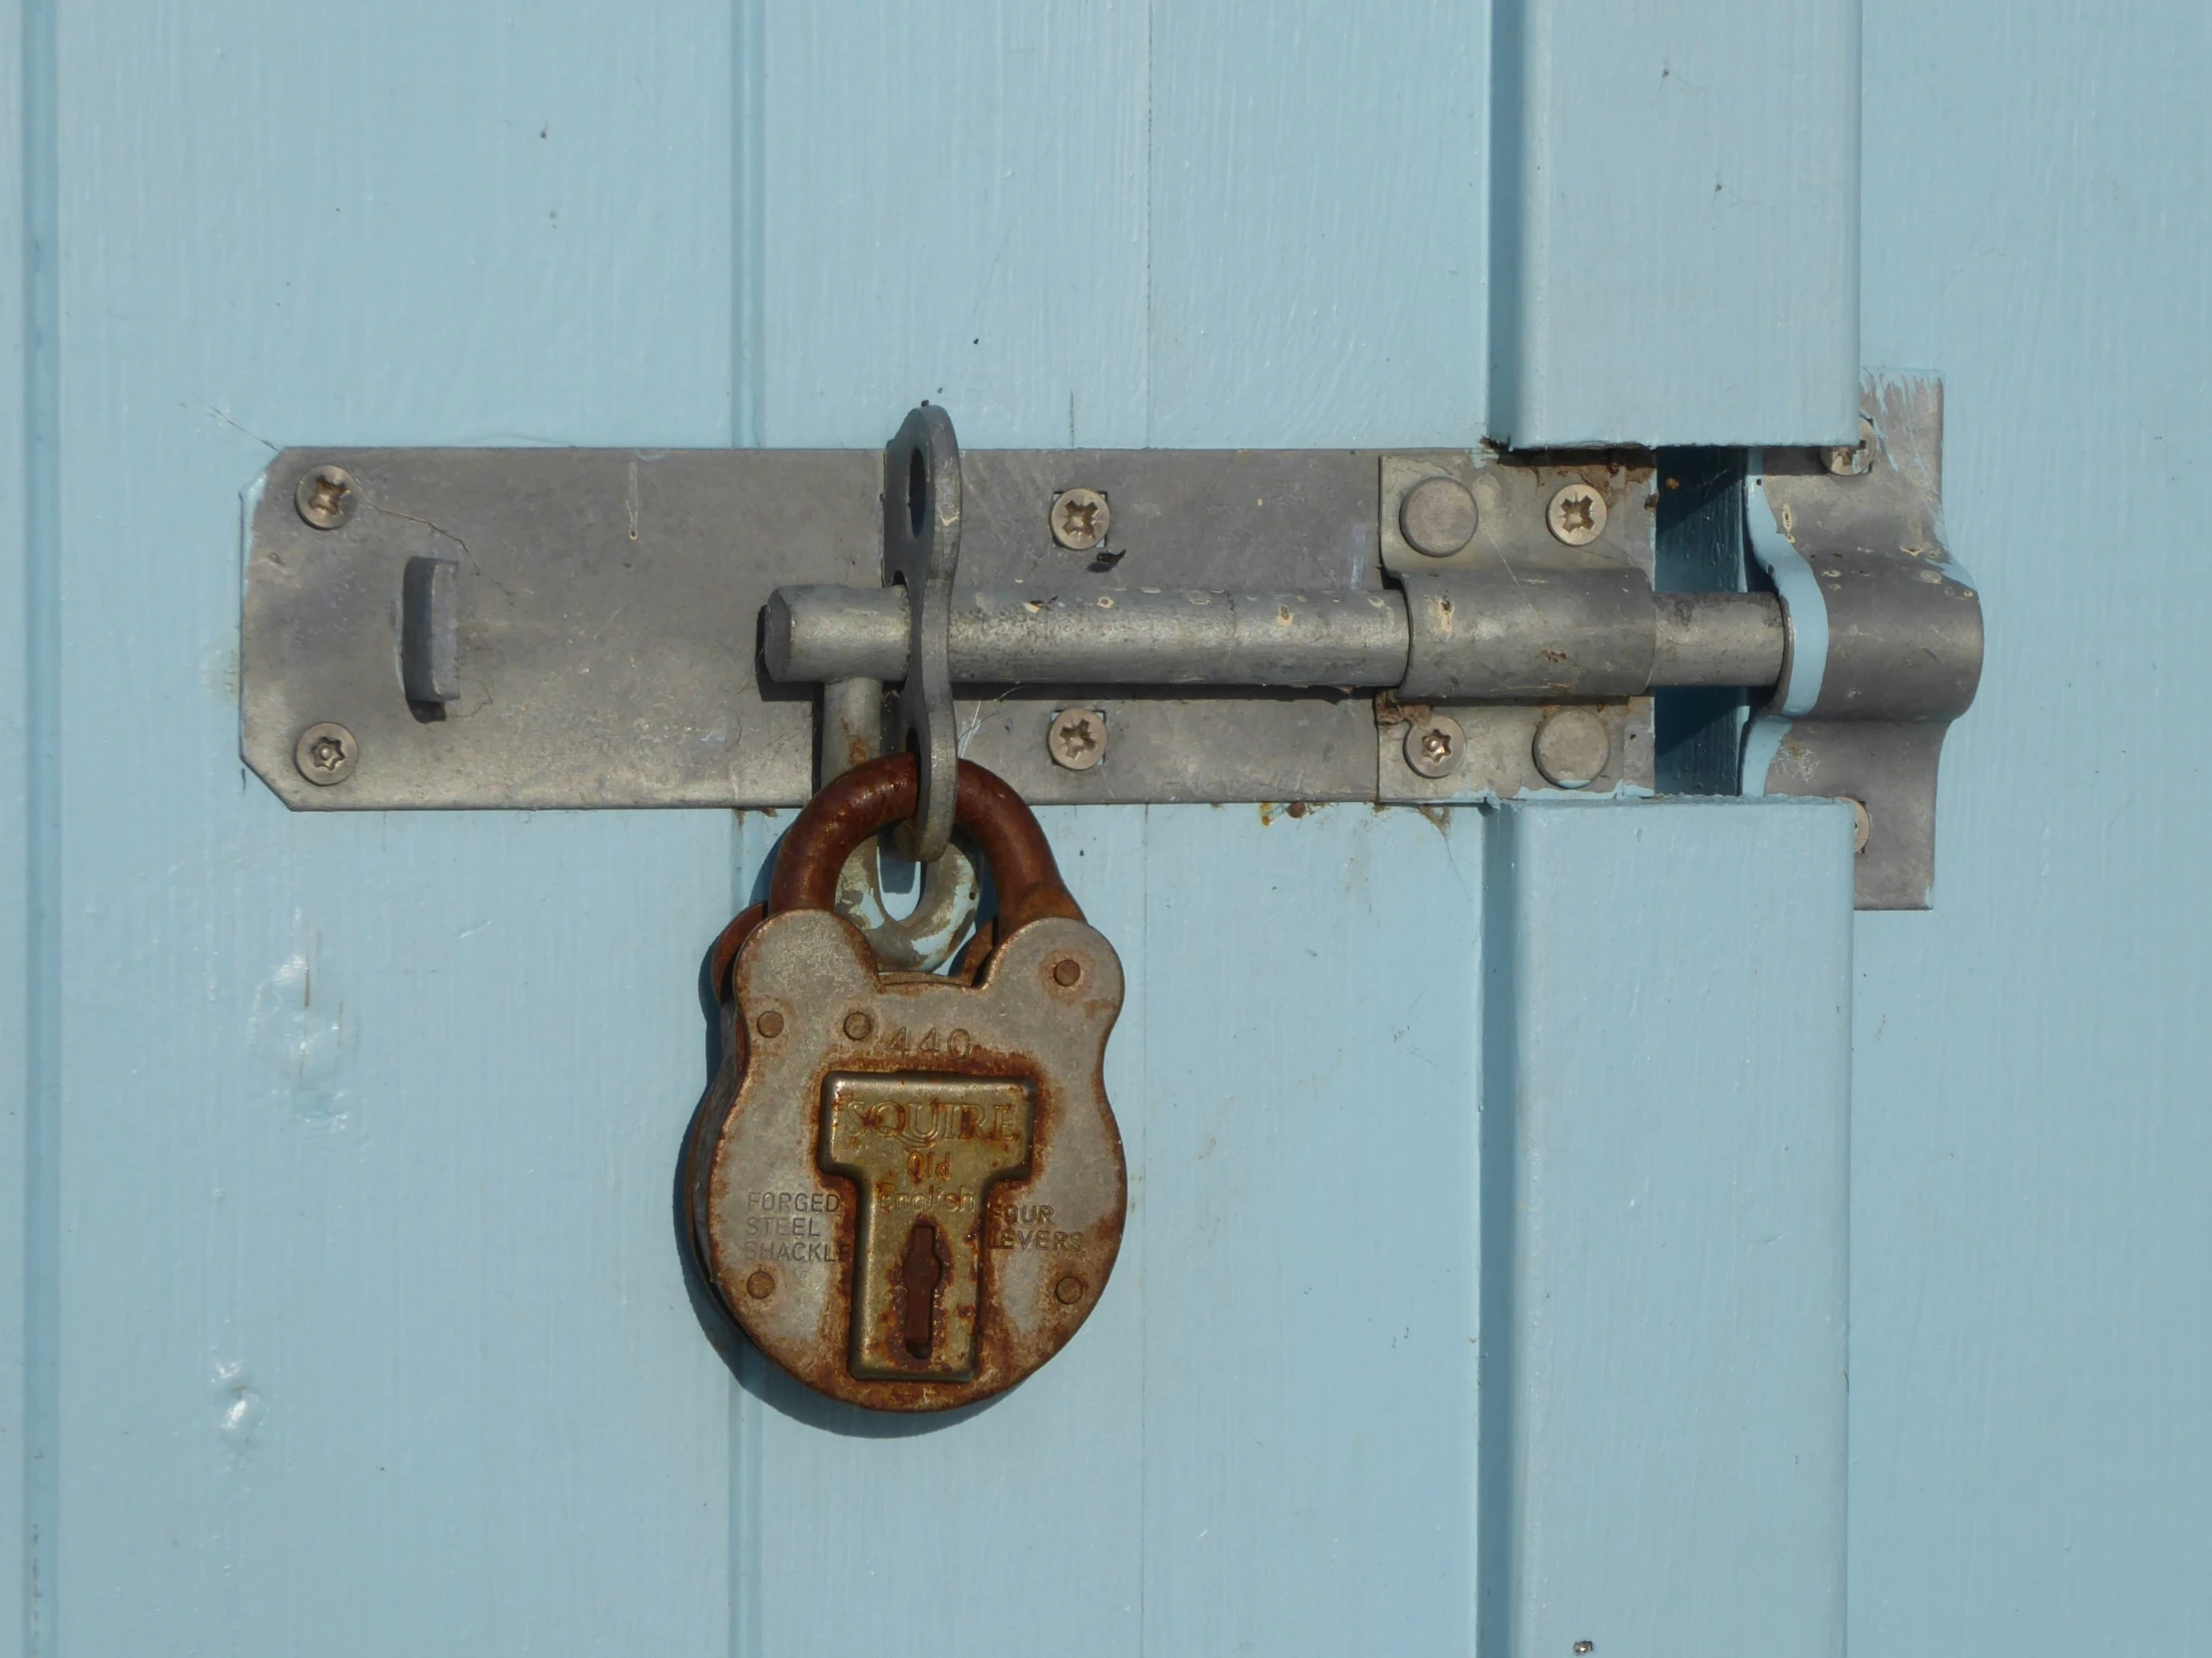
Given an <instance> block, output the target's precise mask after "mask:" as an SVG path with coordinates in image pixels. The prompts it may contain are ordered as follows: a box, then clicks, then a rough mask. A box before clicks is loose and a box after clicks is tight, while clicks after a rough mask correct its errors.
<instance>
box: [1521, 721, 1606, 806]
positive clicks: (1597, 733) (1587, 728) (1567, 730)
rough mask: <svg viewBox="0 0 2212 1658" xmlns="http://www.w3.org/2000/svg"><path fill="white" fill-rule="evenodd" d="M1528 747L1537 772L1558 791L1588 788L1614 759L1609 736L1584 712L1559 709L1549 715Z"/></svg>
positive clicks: (1603, 728) (1600, 724) (1603, 727)
mask: <svg viewBox="0 0 2212 1658" xmlns="http://www.w3.org/2000/svg"><path fill="white" fill-rule="evenodd" d="M1529 747H1530V754H1531V757H1532V758H1534V759H1535V761H1536V762H1537V770H1539V771H1541V772H1543V773H1544V775H1545V778H1546V780H1547V781H1548V782H1549V783H1550V784H1551V785H1552V786H1553V787H1555V788H1561V789H1586V788H1588V787H1589V786H1590V784H1591V783H1593V782H1595V781H1596V780H1597V778H1598V776H1599V774H1600V773H1602V772H1603V771H1604V769H1605V766H1606V764H1607V762H1609V761H1610V760H1611V759H1612V756H1613V743H1612V734H1611V733H1610V732H1608V731H1607V730H1606V729H1605V722H1604V721H1603V720H1602V719H1600V718H1598V717H1597V715H1596V714H1594V713H1592V712H1591V711H1590V710H1589V709H1587V708H1561V709H1560V710H1559V711H1558V712H1557V713H1555V714H1551V715H1549V716H1548V717H1547V718H1546V719H1545V721H1544V722H1543V723H1542V724H1541V725H1539V726H1538V727H1537V735H1536V740H1535V741H1534V742H1533V743H1531V744H1530V745H1529Z"/></svg>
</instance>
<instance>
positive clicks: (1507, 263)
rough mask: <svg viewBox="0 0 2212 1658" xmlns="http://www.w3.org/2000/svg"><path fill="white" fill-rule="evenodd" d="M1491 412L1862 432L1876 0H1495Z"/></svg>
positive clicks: (1757, 432)
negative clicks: (1862, 27) (1865, 54)
mask: <svg viewBox="0 0 2212 1658" xmlns="http://www.w3.org/2000/svg"><path fill="white" fill-rule="evenodd" d="M1495 51H1496V55H1497V66H1498V68H1497V77H1496V83H1495V86H1496V97H1495V102H1494V106H1493V135H1492V152H1491V154H1492V160H1493V169H1494V171H1493V191H1494V200H1495V215H1494V229H1493V235H1494V254H1493V260H1492V282H1491V289H1490V294H1491V305H1492V310H1491V330H1490V332H1491V340H1492V345H1493V348H1492V351H1491V355H1490V362H1489V368H1490V374H1491V408H1490V419H1491V431H1492V433H1493V435H1495V436H1497V437H1499V438H1501V439H1510V440H1511V441H1512V442H1513V443H1514V444H1516V445H1518V446H1520V447H1523V448H1538V447H1548V446H1567V445H1583V444H1600V443H1627V442H1634V443H1644V444H1650V445H1654V446H1656V445H1659V444H1719V445H1756V444H1785V443H1838V442H1849V441H1855V439H1856V436H1857V433H1858V424H1859V287H1858V275H1859V246H1858V225H1859V0H1796V3H1794V4H1792V5H1790V6H1787V7H1784V8H1779V9H1778V8H1776V7H1774V6H1772V5H1768V4H1761V3H1760V0H1722V3H1715V0H1665V3H1663V4H1656V5H1650V4H1647V5H1635V6H1627V5H1622V4H1619V3H1618V0H1497V38H1496V46H1495Z"/></svg>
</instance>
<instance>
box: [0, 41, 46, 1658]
mask: <svg viewBox="0 0 2212 1658" xmlns="http://www.w3.org/2000/svg"><path fill="white" fill-rule="evenodd" d="M44 21H45V19H44V18H43V17H39V18H34V17H33V16H32V15H31V14H30V12H29V11H28V9H27V8H26V7H25V5H24V4H23V3H22V0H6V3H4V4H0V111H6V112H9V113H8V114H7V115H5V116H0V121H6V123H7V126H6V128H5V131H6V134H7V142H6V143H5V144H0V594H4V595H5V596H6V600H5V602H0V616H5V617H6V619H7V620H6V622H5V623H4V624H0V779H5V781H4V782H0V1194H4V1195H0V1217H5V1218H0V1560H5V1562H6V1564H5V1565H4V1566H0V1650H11V1651H19V1652H24V1653H29V1652H32V1651H35V1650H37V1647H36V1639H37V1632H36V1630H35V1629H34V1628H33V1626H32V1623H31V1602H30V1595H29V1591H30V1589H31V1586H32V1583H33V1561H32V1556H31V1551H30V1546H29V1545H30V1541H31V1537H32V1531H33V1526H32V1518H31V1512H30V1506H31V1504H30V1499H31V1493H32V1490H33V1488H34V1487H33V1485H32V1482H31V1478H30V1475H31V1473H32V1457H33V1455H34V1449H33V1441H32V1435H31V1432H30V1430H31V1426H32V1425H31V1420H30V1413H29V1409H28V1407H29V1405H30V1404H31V1402H32V1399H33V1398H34V1397H35V1395H36V1393H37V1392H38V1391H39V1390H38V1389H36V1388H34V1386H33V1383H32V1370H31V1366H32V1364H33V1363H34V1361H35V1360H37V1359H40V1358H43V1356H44V1355H43V1353H42V1352H41V1351H39V1348H42V1347H43V1346H44V1344H43V1343H40V1344H36V1346H35V1345H34V1343H33V1340H32V1337H33V1326H32V1309H33V1305H34V1303H33V1301H32V1298H31V1296H30V1293H29V1291H30V1288H31V1281H30V1277H29V1263H30V1259H31V1255H32V1240H33V1237H34V1234H35V1233H36V1232H37V1231H38V1230H41V1229H43V1226H44V1222H45V1220H46V1218H47V1215H48V1213H49V1210H48V1208H47V1206H46V1205H44V1204H43V1203H38V1204H35V1202H34V1200H35V1199H37V1198H39V1197H40V1196H42V1195H43V1194H41V1193H39V1192H38V1191H37V1190H36V1189H35V1187H34V1182H33V1180H32V1170H33V1168H34V1166H35V1165H34V1162H33V1160H32V1155H31V1140H32V1129H33V1109H34V1101H35V1100H37V1099H38V1097H39V1095H40V1094H41V1092H42V1090H41V1088H40V1085H39V1084H40V1072H41V1068H42V1067H41V1064H40V1060H41V1059H43V1057H44V1051H43V1048H42V1049H40V1050H39V1051H38V1052H37V1053H36V1054H34V1048H33V1044H32V1039H31V1038H32V1032H33V1029H34V1024H35V1023H46V1021H45V1020H44V1015H45V1012H46V1009H45V1007H44V1006H43V1002H44V997H43V995H41V998H40V1001H41V1004H42V1005H41V1006H40V1007H39V1009H38V1012H37V1014H36V1015H34V1012H33V996H34V987H38V988H39V990H40V991H41V992H43V991H44V989H45V988H46V987H45V986H44V985H43V984H42V983H41V981H42V979H43V977H44V976H43V975H42V974H41V973H40V971H39V969H40V963H39V961H38V959H37V957H36V956H35V955H34V950H33V940H34V938H36V937H38V936H39V934H38V932H37V931H35V930H34V928H33V925H32V920H31V898H32V893H33V889H34V884H33V881H32V823H33V819H34V816H35V815H36V814H37V812H38V810H39V805H41V804H43V796H42V794H41V791H40V789H39V786H38V784H39V779H38V778H37V777H36V776H35V775H34V771H33V760H32V755H33V753H34V750H35V747H36V746H37V745H36V743H35V740H34V736H33V730H32V724H33V721H32V714H33V701H34V699H33V696H32V689H31V675H32V671H33V669H32V648H31V646H32V637H33V618H34V616H35V615H36V614H37V612H38V611H39V610H40V609H41V607H40V606H37V605H34V604H33V599H34V587H37V588H38V589H40V590H41V591H40V592H39V593H38V594H37V595H36V597H37V598H39V599H41V600H43V598H44V592H43V589H44V588H45V587H46V585H47V583H46V573H44V572H42V573H40V578H39V580H38V581H37V582H36V583H34V578H33V565H32V540H33V525H34V522H35V520H36V519H37V518H38V517H39V516H41V515H39V514H36V513H34V510H33V506H32V502H31V498H30V487H29V486H30V478H31V473H32V470H33V463H32V453H31V433H32V430H33V420H34V416H35V415H36V414H37V413H38V412H40V411H39V409H38V398H37V395H36V391H35V387H36V385H37V384H38V380H39V378H43V376H40V377H34V375H33V373H32V368H31V365H32V356H33V345H34V339H35V327H36V314H35V311H34V308H33V297H32V296H33V288H34V273H35V271H36V269H37V264H36V261H37V259H38V257H39V252H40V249H39V246H38V244H37V241H36V240H35V238H34V235H33V222H32V218H31V214H30V212H29V210H28V209H29V208H30V207H31V205H32V204H31V200H30V198H31V197H32V195H33V192H32V190H31V189H30V188H28V187H30V186H31V185H32V181H33V179H34V177H36V178H38V179H39V182H40V184H41V185H43V184H44V183H45V182H46V178H45V175H46V174H47V173H48V170H49V165H50V164H51V162H52V160H53V149H52V143H51V140H52V132H51V122H50V120H49V119H48V118H49V116H50V114H51V110H52V105H51V102H50V100H49V99H48V98H46V97H44V96H40V97H37V98H33V97H32V96H30V93H31V91H32V87H33V84H34V82H35V80H36V78H37V76H38V74H39V71H40V69H41V68H42V67H43V61H44V54H43V52H41V51H40V50H39V45H40V42H39V40H38V39H37V38H35V37H36V35H37V33H38V32H39V30H40V28H41V25H43V23H44ZM42 665H43V664H42ZM40 711H41V712H42V713H43V711H44V710H43V708H42V709H41V710H40ZM35 802H36V804H35ZM43 861H44V860H43V849H42V857H41V862H43ZM39 954H43V951H41V952H40V953H39ZM43 1391H44V1393H45V1396H46V1399H49V1400H50V1399H51V1394H52V1390H51V1387H50V1386H46V1387H45V1388H44V1390H43ZM41 1403H42V1404H43V1403H45V1401H44V1400H42V1401H41ZM41 1414H42V1417H45V1418H47V1419H48V1420H49V1421H50V1413H47V1412H44V1411H42V1413H41ZM45 1425H46V1424H45V1423H44V1422H42V1424H41V1426H42V1427H44V1426H45Z"/></svg>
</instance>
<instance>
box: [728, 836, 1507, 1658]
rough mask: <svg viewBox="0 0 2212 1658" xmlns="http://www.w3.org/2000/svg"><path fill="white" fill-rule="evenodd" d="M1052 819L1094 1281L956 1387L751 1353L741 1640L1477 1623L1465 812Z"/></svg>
mask: <svg viewBox="0 0 2212 1658" xmlns="http://www.w3.org/2000/svg"><path fill="white" fill-rule="evenodd" d="M1045 820H1046V825H1047V828H1048V830H1049V831H1050V832H1051V834H1052V837H1053V841H1054V845H1055V847H1056V849H1057V851H1058V853H1059V856H1060V858H1061V862H1062V867H1063V868H1064V870H1065V871H1066V872H1067V874H1068V877H1069V881H1070V884H1071V887H1072V888H1073V889H1074V890H1075V891H1076V893H1077V894H1078V896H1079V898H1080V899H1081V901H1082V902H1083V903H1084V904H1085V906H1086V907H1087V910H1088V912H1089V914H1090V916H1091V918H1092V920H1093V921H1094V922H1095V923H1096V924H1097V925H1098V926H1099V927H1100V928H1101V929H1102V931H1104V932H1105V933H1106V936H1107V937H1108V938H1110V939H1111V940H1112V941H1113V942H1114V944H1115V947H1116V949H1117V950H1118V951H1119V953H1120V955H1121V958H1122V964H1123V968H1124V970H1125V972H1126V974H1127V978H1128V984H1129V1000H1128V1003H1127V1005H1126V1007H1125V1008H1124V1010H1123V1013H1122V1018H1121V1023H1120V1026H1119V1028H1118V1030H1117V1033H1116V1035H1115V1036H1114V1039H1113V1042H1112V1044H1111V1046H1110V1047H1109V1048H1108V1051H1107V1065H1106V1082H1107V1089H1108V1093H1109V1095H1110V1096H1111V1098H1112V1100H1113V1103H1114V1107H1115V1112H1116V1115H1117V1117H1118V1119H1119V1121H1120V1125H1121V1132H1122V1136H1123V1141H1124V1145H1125V1148H1126V1150H1127V1153H1128V1157H1129V1163H1130V1176H1131V1178H1130V1217H1129V1230H1128V1234H1127V1241H1126V1242H1125V1243H1124V1245H1123V1248H1122V1254H1121V1259H1120V1261H1119V1263H1118V1265H1117V1266H1116V1268H1115V1270H1114V1277H1113V1281H1112V1284H1111V1286H1110V1287H1109V1289H1108V1291H1107V1293H1106V1297H1105V1299H1104V1301H1103V1302H1102V1305H1101V1307H1100V1310H1099V1312H1098V1314H1097V1315H1096V1316H1095V1317H1094V1318H1093V1319H1092V1321H1091V1322H1090V1323H1089V1324H1088V1325H1087V1326H1086V1327H1085V1329H1084V1330H1083V1332H1082V1333H1081V1334H1080V1335H1079V1336H1078V1338H1077V1339H1076V1341H1075V1342H1074V1343H1072V1344H1071V1346H1070V1347H1069V1349H1068V1350H1067V1352H1065V1353H1064V1354H1063V1355H1062V1356H1061V1357H1060V1358H1059V1359H1057V1360H1056V1361H1054V1363H1053V1364H1052V1365H1050V1366H1048V1367H1047V1368H1046V1369H1045V1370H1044V1371H1042V1372H1040V1373H1039V1374H1038V1376H1036V1377H1035V1378H1033V1379H1032V1381H1030V1382H1029V1383H1026V1384H1024V1385H1023V1386H1022V1387H1021V1388H1020V1389H1018V1390H1016V1391H1015V1392H1014V1393H1013V1394H1011V1395H1008V1396H1006V1397H1005V1398H1003V1399H1001V1400H999V1401H997V1402H995V1403H993V1404H991V1405H988V1406H985V1407H983V1408H981V1409H979V1410H976V1411H974V1412H970V1413H963V1414H962V1420H959V1421H955V1422H950V1423H934V1424H932V1423H924V1424H914V1423H904V1422H896V1421H893V1422H886V1421H885V1419H883V1418H882V1417H880V1416H875V1415H872V1414H870V1413H865V1412H859V1411H855V1410H852V1409H850V1408H848V1407H841V1406H827V1405H824V1404H823V1403H822V1402H820V1401H819V1400H817V1399H815V1397H814V1396H812V1395H811V1394H808V1393H807V1392H805V1390H803V1389H801V1388H798V1387H797V1386H796V1385H794V1384H791V1383H789V1382H788V1381H786V1380H785V1379H783V1378H782V1377H781V1376H780V1375H779V1374H776V1373H773V1372H770V1373H769V1374H767V1375H765V1376H762V1375H760V1374H759V1373H758V1372H759V1367H758V1365H757V1362H755V1364H754V1365H753V1366H752V1368H751V1369H750V1370H748V1372H747V1374H746V1375H745V1379H744V1380H745V1389H744V1392H743V1393H742V1394H741V1395H740V1396H739V1398H738V1401H737V1407H736V1410H737V1421H738V1425H739V1426H738V1429H737V1431H736V1435H735V1444H736V1447H737V1450H736V1455H735V1462H734V1465H733V1467H732V1470H731V1478H732V1483H733V1486H734V1489H735V1491H736V1497H735V1502H736V1508H737V1513H738V1516H739V1517H738V1519H737V1520H736V1522H735V1532H736V1535H737V1539H738V1548H739V1565H738V1569H737V1572H736V1574H735V1578H734V1583H735V1587H736V1604H735V1606H734V1608H733V1611H732V1622H733V1626H734V1628H735V1630H736V1636H737V1638H736V1641H735V1650H736V1651H737V1652H739V1653H742V1654H748V1655H749V1654H753V1653H763V1654H766V1653H786V1652H800V1651H809V1650H819V1649H821V1647H822V1644H823V1642H824V1641H825V1640H833V1637H832V1636H831V1635H830V1633H829V1631H830V1630H831V1629H832V1628H844V1629H885V1630H894V1629H907V1628H910V1627H916V1626H915V1624H914V1622H913V1620H915V1619H916V1618H917V1617H921V1618H926V1620H927V1622H926V1623H925V1624H922V1625H920V1626H919V1627H920V1628H921V1629H922V1630H923V1632H924V1633H923V1635H922V1636H920V1637H918V1639H921V1640H922V1642H923V1644H924V1645H925V1646H926V1647H928V1648H930V1649H933V1650H934V1649H937V1647H938V1646H939V1645H940V1644H941V1645H942V1647H943V1649H946V1650H951V1649H956V1648H964V1647H968V1646H973V1645H978V1644H988V1643H989V1642H991V1641H993V1640H995V1639H997V1638H999V1632H1001V1631H1003V1630H1005V1629H1007V1628H1010V1627H1011V1628H1017V1629H1022V1630H1026V1631H1029V1632H1030V1633H1029V1634H1028V1636H1026V1637H1025V1638H1026V1639H1030V1640H1032V1641H1034V1642H1037V1643H1039V1644H1042V1645H1044V1646H1046V1647H1049V1648H1050V1649H1051V1650H1053V1651H1055V1652H1066V1653H1071V1654H1088V1653H1126V1652H1137V1651H1144V1652H1157V1653H1185V1652H1187V1653H1193V1654H1195V1653H1208V1652H1221V1651H1234V1650H1239V1649H1240V1648H1249V1649H1250V1650H1256V1651H1276V1652H1323V1651H1342V1650H1347V1649H1356V1648H1358V1647H1360V1646H1362V1645H1363V1644H1364V1643H1367V1642H1371V1641H1375V1640H1378V1639H1379V1640H1383V1641H1385V1642H1386V1643H1388V1644H1390V1645H1393V1646H1397V1645H1403V1646H1405V1647H1406V1648H1407V1649H1409V1650H1442V1651H1461V1650H1467V1649H1468V1647H1469V1644H1470V1642H1471V1640H1472V1623H1471V1620H1472V1613H1473V1602H1472V1594H1471V1582H1472V1572H1473V1559H1474V1490H1475V1471H1476V1470H1475V1431H1476V1407H1475V1371H1476V1362H1477V1349H1476V1318H1477V1308H1476V1281H1475V1279H1476V1250H1475V1212H1474V1206H1473V1204H1472V1203H1471V1202H1470V1201H1469V1197H1470V1195H1471V1192H1472V1190H1473V1186H1474V1182H1475V1178H1476V1165H1475V1138H1476V1116H1475V1112H1474V1109H1473V1104H1474V1100H1473V1096H1472V1081H1473V1077H1474V1074H1475V1068H1476V1052H1477V1045H1478V1044H1477V1035H1478V1021H1477V1001H1478V985H1477V980H1478V974H1479V971H1480V954H1479V952H1478V951H1477V950H1476V949H1475V948H1474V945H1475V940H1476V938H1477V935H1478V931H1479V926H1480V914H1479V911H1480V904H1481V889H1482V877H1481V862H1482V840H1483V835H1482V830H1483V823H1482V819H1481V817H1480V815H1479V814H1477V813H1474V812H1462V813H1455V814H1451V815H1450V816H1449V817H1448V818H1447V819H1446V820H1445V821H1444V822H1442V823H1437V822H1432V821H1431V820H1429V819H1427V818H1424V817H1422V816H1421V815H1419V814H1417V813H1411V812H1404V813H1398V812H1380V813H1378V812H1375V811H1372V810H1370V809H1368V808H1366V807H1353V806H1344V807H1330V808H1323V809H1317V810H1316V811H1314V812H1313V813H1311V814H1308V815H1305V816H1303V817H1300V818H1292V817H1290V816H1288V815H1287V814H1285V813H1283V812H1280V811H1277V810H1267V811H1262V810H1258V809H1255V808H1252V807H1230V808H1220V809H1216V808H1210V807H1171V808H1151V809H1145V808H1137V807H1120V808H1091V809H1060V810H1055V811H1051V812H1048V813H1046V814H1045ZM749 822H750V823H752V824H754V825H758V824H759V823H760V820H759V819H752V820H749ZM773 827H774V826H773V825H772V824H770V825H767V826H766V830H767V831H772V829H773ZM765 839H766V832H765V831H756V832H755V833H754V834H753V835H752V836H750V837H748V845H747V850H748V853H753V852H757V851H760V850H762V844H761V843H762V842H763V841H764V840H765ZM952 1559H957V1560H958V1561H959V1562H960V1565H959V1568H958V1569H957V1570H954V1569H948V1562H949V1560H952Z"/></svg>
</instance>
